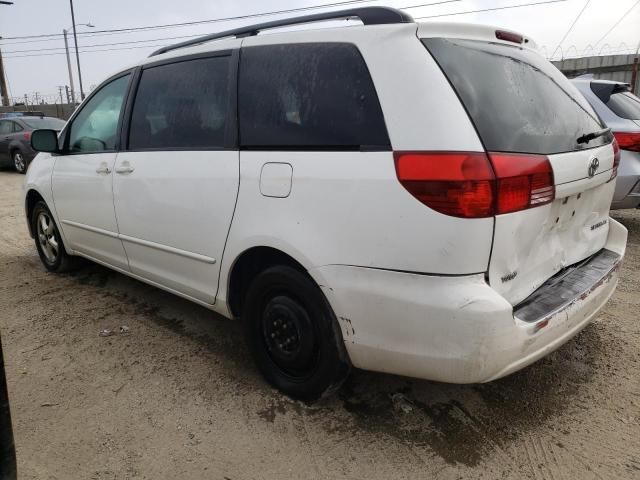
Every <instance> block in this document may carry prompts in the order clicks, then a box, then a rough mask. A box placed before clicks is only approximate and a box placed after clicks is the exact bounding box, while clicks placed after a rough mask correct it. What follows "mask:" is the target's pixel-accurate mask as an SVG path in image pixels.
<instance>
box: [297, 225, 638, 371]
mask: <svg viewBox="0 0 640 480" xmlns="http://www.w3.org/2000/svg"><path fill="white" fill-rule="evenodd" d="M609 221H610V229H609V236H608V239H607V243H606V245H605V247H604V249H603V250H601V251H600V252H598V253H597V254H596V255H594V256H592V257H591V258H589V259H588V260H586V261H583V262H581V263H580V264H579V265H575V266H573V267H572V268H569V269H566V270H565V271H563V272H562V274H559V275H557V276H554V277H553V278H552V279H550V280H549V281H548V282H547V283H545V284H544V285H543V286H542V287H540V288H539V289H538V290H536V292H534V293H533V294H532V295H531V296H530V297H529V298H528V299H526V300H525V301H524V302H522V303H521V304H520V305H518V306H517V307H516V308H515V309H514V307H513V306H512V305H511V304H509V302H507V300H505V299H504V297H502V296H501V295H499V294H498V293H497V292H496V291H495V290H493V289H492V288H491V287H490V286H489V285H488V284H487V283H486V281H485V278H484V275H483V274H478V275H469V276H453V277H443V276H434V275H418V274H412V273H405V272H396V271H389V270H380V269H371V268H360V267H350V266H341V265H331V266H325V267H320V268H317V269H314V270H312V271H311V272H310V273H311V274H312V276H314V277H315V278H316V280H317V281H318V283H319V284H320V285H322V289H323V292H324V293H325V295H326V296H327V299H328V300H329V302H330V303H331V305H332V307H333V309H334V312H335V314H336V317H337V318H338V321H339V324H340V327H341V329H342V335H343V338H344V341H345V345H346V348H347V351H348V353H349V356H350V358H351V361H352V363H353V365H354V366H356V367H358V368H362V369H366V370H373V371H380V372H387V373H393V374H398V375H406V376H411V377H417V378H424V379H429V380H436V381H443V382H451V383H479V382H487V381H491V380H495V379H497V378H500V377H503V376H505V375H508V374H510V373H512V372H515V371H517V370H519V369H521V368H523V367H526V366H527V365H530V364H531V363H533V362H535V361H536V360H538V359H540V358H541V357H543V356H545V355H547V354H548V353H550V352H552V351H554V350H555V349H557V348H558V347H560V346H561V345H562V344H564V343H565V342H567V341H568V340H569V339H570V338H571V337H573V336H574V335H576V334H577V333H578V332H580V330H582V329H583V328H584V327H585V326H586V325H588V323H589V322H590V321H591V320H592V319H593V318H594V317H595V315H596V314H597V313H598V312H599V311H600V310H601V308H602V307H603V306H604V304H605V303H606V302H607V300H608V299H609V297H610V296H611V295H612V294H613V292H614V290H615V287H616V284H617V281H618V274H619V266H620V263H621V261H622V258H623V256H624V251H625V245H626V238H627V232H626V229H625V228H624V227H623V226H622V225H620V224H619V223H618V222H616V221H615V220H613V219H610V220H609Z"/></svg>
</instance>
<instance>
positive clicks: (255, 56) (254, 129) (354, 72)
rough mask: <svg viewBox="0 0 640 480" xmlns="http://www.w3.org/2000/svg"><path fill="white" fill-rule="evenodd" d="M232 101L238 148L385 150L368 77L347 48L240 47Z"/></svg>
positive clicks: (326, 45) (313, 45)
mask: <svg viewBox="0 0 640 480" xmlns="http://www.w3.org/2000/svg"><path fill="white" fill-rule="evenodd" d="M238 99H239V118H240V144H241V146H242V147H245V148H253V149H271V150H278V149H297V150H303V149H314V150H358V149H363V148H382V149H388V148H389V137H388V136H387V130H386V127H385V124H384V119H383V116H382V110H381V108H380V104H379V103H378V97H377V95H376V91H375V89H374V87H373V82H372V80H371V77H370V76H369V71H368V69H367V66H366V64H365V62H364V59H363V58H362V56H361V55H360V52H359V51H358V49H357V48H356V47H355V46H354V45H351V44H346V43H323V44H320V43H311V44H288V45H266V46H255V47H245V48H243V49H242V55H241V60H240V81H239V93H238Z"/></svg>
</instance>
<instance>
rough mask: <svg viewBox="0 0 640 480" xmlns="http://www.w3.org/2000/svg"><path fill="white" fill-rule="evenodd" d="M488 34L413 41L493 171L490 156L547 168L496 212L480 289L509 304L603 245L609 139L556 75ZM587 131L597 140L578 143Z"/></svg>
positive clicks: (530, 54) (538, 59)
mask: <svg viewBox="0 0 640 480" xmlns="http://www.w3.org/2000/svg"><path fill="white" fill-rule="evenodd" d="M494 33H497V32H494V31H493V30H492V31H491V34H494ZM503 36H504V35H503ZM496 37H497V38H501V37H500V36H498V35H493V38H487V39H486V40H484V39H482V40H481V39H478V36H477V35H474V39H473V40H469V39H461V38H423V39H422V42H423V43H424V45H425V46H426V47H427V49H428V51H429V52H430V53H431V55H432V56H433V57H434V59H435V60H436V62H437V63H438V64H439V65H440V67H441V69H442V71H443V72H444V74H445V75H446V77H447V78H448V80H449V82H450V83H451V85H452V86H453V88H454V89H455V91H456V92H457V94H458V96H459V98H460V100H461V102H462V103H463V105H464V107H465V108H466V110H467V112H468V114H469V117H470V118H471V120H472V121H473V123H474V125H475V128H476V130H477V132H478V135H479V137H480V139H481V141H482V143H483V145H484V147H485V149H486V151H487V153H488V156H489V158H492V162H493V163H494V169H495V170H496V172H497V171H498V170H499V168H496V161H497V160H500V162H501V166H500V165H499V166H500V168H503V169H504V168H506V169H507V170H508V167H509V165H511V166H512V167H514V168H515V169H516V170H517V169H518V168H519V164H524V163H525V162H533V163H535V162H538V163H539V162H544V163H545V164H546V165H547V166H548V165H549V164H550V166H551V170H552V177H551V178H550V180H549V182H548V184H546V185H547V186H546V188H541V189H539V190H538V191H536V190H535V188H533V187H531V199H530V201H529V204H528V205H527V206H525V207H523V208H522V209H520V210H519V211H512V213H504V214H497V215H496V216H495V230H494V241H493V247H492V252H491V259H490V261H489V268H488V276H489V283H490V284H491V286H492V287H493V288H494V289H495V290H497V291H498V292H499V293H500V294H501V295H503V296H504V297H505V298H506V299H507V300H508V301H509V302H510V303H511V304H512V305H516V304H518V303H520V302H521V301H522V300H524V299H525V298H526V297H528V296H529V295H530V294H531V293H532V292H533V291H534V290H536V289H537V288H538V287H539V286H540V285H542V284H543V283H544V282H545V281H546V280H547V279H548V278H549V277H551V276H553V275H554V274H556V273H558V272H559V271H560V270H562V269H563V268H565V267H567V266H569V265H572V264H575V263H578V262H580V261H581V260H584V259H585V258H587V257H589V256H591V255H593V254H594V253H596V252H598V251H599V250H601V249H602V248H603V246H604V245H605V243H606V239H607V234H608V231H609V225H608V212H609V206H610V204H611V200H612V197H613V191H614V186H615V182H613V181H611V179H612V173H613V172H614V169H613V167H614V149H613V146H612V141H613V137H612V135H611V134H610V133H608V132H603V130H604V129H605V128H606V127H605V126H604V124H603V123H602V121H601V120H600V119H599V117H598V116H597V114H596V113H595V111H594V110H593V109H592V108H591V106H590V105H589V104H588V103H587V101H586V100H585V99H584V97H582V95H581V94H580V93H579V92H578V91H577V90H576V89H575V87H573V85H572V84H571V83H570V82H569V81H568V80H567V79H566V77H565V76H564V75H563V74H562V73H560V72H559V71H558V70H557V69H556V68H555V67H554V66H553V65H551V64H550V63H549V62H548V61H546V60H545V59H544V58H542V56H540V55H539V54H538V53H537V52H535V51H534V50H532V49H529V48H525V47H522V46H521V45H520V44H519V43H520V42H519V41H518V40H519V37H518V36H517V35H510V39H511V40H512V41H513V43H509V42H504V41H499V40H497V39H496ZM521 41H522V40H521ZM452 128H453V126H452ZM594 132H598V133H599V135H600V136H596V137H595V138H591V139H587V138H585V137H584V136H585V135H587V134H590V133H594ZM581 137H582V138H581ZM547 159H548V163H546V162H547ZM530 178H531V180H530V181H531V182H532V185H533V183H534V180H533V179H534V176H531V177H530ZM499 181H500V180H499ZM549 185H550V186H549ZM549 190H551V194H549ZM553 190H555V193H554V192H553ZM537 192H539V193H537ZM538 198H540V199H543V200H541V201H540V202H538V204H537V205H536V202H537V200H536V199H538Z"/></svg>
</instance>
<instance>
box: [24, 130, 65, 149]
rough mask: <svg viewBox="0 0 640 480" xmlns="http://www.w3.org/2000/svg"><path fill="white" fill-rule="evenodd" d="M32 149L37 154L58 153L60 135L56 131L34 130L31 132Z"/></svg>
mask: <svg viewBox="0 0 640 480" xmlns="http://www.w3.org/2000/svg"><path fill="white" fill-rule="evenodd" d="M31 148H33V149H34V150H35V151H36V152H49V153H57V152H58V151H59V148H58V133H57V132H56V131H55V130H47V129H41V130H34V131H33V132H31Z"/></svg>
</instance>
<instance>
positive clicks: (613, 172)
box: [610, 138, 620, 180]
mask: <svg viewBox="0 0 640 480" xmlns="http://www.w3.org/2000/svg"><path fill="white" fill-rule="evenodd" d="M618 165H620V146H619V145H618V140H617V139H616V138H614V139H613V168H612V169H611V178H610V180H613V179H614V178H616V177H617V176H618Z"/></svg>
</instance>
